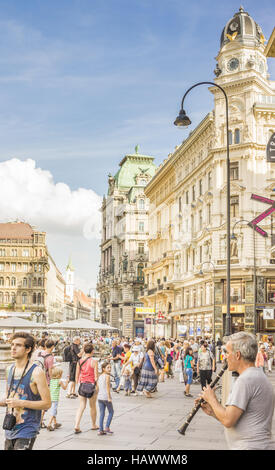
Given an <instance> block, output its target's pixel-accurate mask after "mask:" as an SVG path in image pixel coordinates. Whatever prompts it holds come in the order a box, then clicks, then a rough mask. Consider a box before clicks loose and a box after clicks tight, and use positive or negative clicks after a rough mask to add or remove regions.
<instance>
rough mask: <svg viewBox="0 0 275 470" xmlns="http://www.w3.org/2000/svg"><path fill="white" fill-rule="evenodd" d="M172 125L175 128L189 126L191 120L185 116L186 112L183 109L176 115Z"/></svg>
mask: <svg viewBox="0 0 275 470" xmlns="http://www.w3.org/2000/svg"><path fill="white" fill-rule="evenodd" d="M174 124H175V126H177V127H186V126H190V124H191V120H190V119H189V117H188V116H186V112H185V111H184V109H181V110H180V112H179V115H178V117H177V119H176V120H175V122H174Z"/></svg>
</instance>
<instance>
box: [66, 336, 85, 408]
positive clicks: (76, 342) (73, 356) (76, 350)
mask: <svg viewBox="0 0 275 470" xmlns="http://www.w3.org/2000/svg"><path fill="white" fill-rule="evenodd" d="M80 344H81V340H80V337H79V336H75V337H74V338H73V343H72V344H71V346H70V351H69V353H67V358H68V360H69V363H70V365H69V378H70V382H69V387H68V393H67V395H66V397H67V398H74V399H75V398H77V397H78V395H77V393H75V384H76V366H77V363H78V361H79V359H80V358H81V356H82V352H81V349H80Z"/></svg>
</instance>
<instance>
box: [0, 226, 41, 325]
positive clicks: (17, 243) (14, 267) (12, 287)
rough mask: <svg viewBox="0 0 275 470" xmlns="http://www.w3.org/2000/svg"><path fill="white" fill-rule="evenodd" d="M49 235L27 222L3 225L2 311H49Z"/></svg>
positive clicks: (0, 252) (0, 237)
mask: <svg viewBox="0 0 275 470" xmlns="http://www.w3.org/2000/svg"><path fill="white" fill-rule="evenodd" d="M45 238H46V233H45V232H40V231H37V230H34V229H33V228H32V227H31V226H30V225H29V224H26V223H23V222H9V223H1V224H0V306H1V309H2V310H10V311H22V312H24V311H25V310H28V311H29V312H34V313H36V314H37V315H40V314H41V315H40V316H41V318H40V319H41V320H42V315H43V316H44V320H46V311H47V288H46V285H47V272H48V270H49V262H48V253H47V247H46V240H45Z"/></svg>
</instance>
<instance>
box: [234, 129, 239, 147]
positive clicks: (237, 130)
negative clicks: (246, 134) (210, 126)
mask: <svg viewBox="0 0 275 470" xmlns="http://www.w3.org/2000/svg"><path fill="white" fill-rule="evenodd" d="M240 139H241V135H240V129H235V133H234V144H239V143H240Z"/></svg>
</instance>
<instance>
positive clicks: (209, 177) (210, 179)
mask: <svg viewBox="0 0 275 470" xmlns="http://www.w3.org/2000/svg"><path fill="white" fill-rule="evenodd" d="M211 188H212V172H211V171H209V173H208V190H210V189H211Z"/></svg>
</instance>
